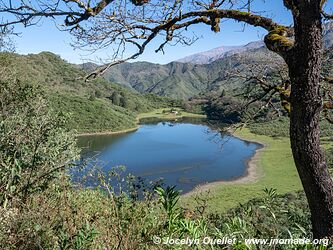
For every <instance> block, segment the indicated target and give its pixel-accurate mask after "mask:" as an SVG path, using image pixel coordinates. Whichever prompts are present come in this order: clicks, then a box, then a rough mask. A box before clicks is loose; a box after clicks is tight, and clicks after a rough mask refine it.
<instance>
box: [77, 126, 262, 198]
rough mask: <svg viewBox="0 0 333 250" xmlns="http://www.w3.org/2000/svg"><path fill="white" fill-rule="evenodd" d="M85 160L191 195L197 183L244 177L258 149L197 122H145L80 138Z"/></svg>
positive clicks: (253, 144)
mask: <svg viewBox="0 0 333 250" xmlns="http://www.w3.org/2000/svg"><path fill="white" fill-rule="evenodd" d="M78 143H79V146H80V147H81V148H83V152H82V158H84V159H86V158H88V157H91V156H95V160H91V161H96V160H97V161H98V164H99V165H100V166H102V167H103V169H105V171H107V170H109V169H110V168H112V167H114V166H119V165H124V166H126V172H127V173H132V174H134V175H135V176H140V177H144V178H145V179H146V180H156V179H158V178H161V177H162V178H163V180H164V183H165V184H166V185H176V186H177V188H178V189H181V190H183V192H188V191H190V190H191V189H193V188H194V187H195V186H197V185H198V184H202V183H207V182H213V181H218V180H230V179H233V178H237V177H241V176H242V175H244V174H245V172H246V160H248V159H249V158H250V157H251V156H253V154H254V152H255V150H256V149H257V147H258V145H257V144H255V143H249V142H246V141H242V140H240V139H238V138H236V137H233V136H230V135H223V136H222V135H221V134H220V133H217V132H216V131H214V130H212V129H210V128H209V127H208V126H207V125H204V124H194V123H193V121H192V122H191V123H188V122H186V121H183V122H178V123H175V122H159V123H146V124H142V125H141V126H140V128H139V129H138V130H137V131H135V132H131V133H127V134H120V135H98V136H97V135H96V136H85V137H80V138H79V142H78Z"/></svg>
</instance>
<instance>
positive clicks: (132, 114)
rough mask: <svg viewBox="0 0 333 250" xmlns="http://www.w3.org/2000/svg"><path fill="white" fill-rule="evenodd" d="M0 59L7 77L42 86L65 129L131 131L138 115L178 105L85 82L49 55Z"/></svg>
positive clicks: (97, 82) (100, 82) (101, 82)
mask: <svg viewBox="0 0 333 250" xmlns="http://www.w3.org/2000/svg"><path fill="white" fill-rule="evenodd" d="M0 57H1V58H0V59H1V60H0V61H1V62H0V63H1V64H3V65H5V64H6V65H7V66H6V67H8V65H10V66H9V67H8V68H10V69H11V70H9V71H6V72H7V74H8V75H9V74H15V75H16V76H18V78H19V79H20V80H21V81H26V82H29V83H35V84H38V85H40V86H42V89H43V90H44V91H45V94H46V96H47V99H48V100H49V102H50V105H51V106H52V108H53V109H54V110H55V111H57V112H63V113H66V114H67V115H68V116H69V122H68V127H69V128H74V129H77V130H78V131H79V132H84V131H89V132H93V131H103V130H104V131H105V130H110V131H118V130H121V129H126V128H131V127H134V126H135V124H136V114H137V113H138V112H147V111H150V110H152V109H154V108H160V107H165V106H172V105H179V102H177V101H176V102H175V101H173V100H171V99H168V98H162V97H157V96H155V95H152V94H144V95H142V94H140V93H137V92H136V91H133V90H130V89H128V88H125V87H121V86H119V85H117V84H113V83H110V82H109V81H107V80H104V79H102V78H99V79H96V80H93V81H88V82H86V81H84V76H85V72H84V71H82V70H80V69H78V68H77V67H75V66H74V65H72V64H69V63H67V62H66V61H64V60H62V59H61V58H60V57H59V56H57V55H54V54H52V53H50V52H42V53H40V54H37V55H35V54H30V55H26V56H24V55H18V54H14V53H2V54H1V55H0ZM3 65H1V66H3ZM13 71H15V72H13Z"/></svg>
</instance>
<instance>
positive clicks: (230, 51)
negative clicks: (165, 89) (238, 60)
mask: <svg viewBox="0 0 333 250" xmlns="http://www.w3.org/2000/svg"><path fill="white" fill-rule="evenodd" d="M264 46H265V44H264V42H263V41H256V42H251V43H248V44H246V45H241V46H221V47H218V48H215V49H211V50H208V51H204V52H200V53H196V54H193V55H190V56H187V57H184V58H182V59H179V60H177V62H182V63H193V64H209V63H212V62H214V61H216V60H219V59H221V58H224V57H227V56H231V55H234V54H239V53H242V52H246V51H248V50H252V49H258V48H262V47H264Z"/></svg>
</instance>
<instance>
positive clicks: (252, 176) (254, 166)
mask: <svg viewBox="0 0 333 250" xmlns="http://www.w3.org/2000/svg"><path fill="white" fill-rule="evenodd" d="M232 135H233V136H235V137H237V138H239V139H241V140H243V141H247V142H252V143H256V144H259V148H258V149H256V151H255V153H254V155H253V156H252V157H251V158H250V159H248V160H246V165H247V168H246V173H245V174H244V175H243V176H241V177H238V178H236V179H232V180H228V181H214V182H208V183H206V184H200V185H198V186H197V187H195V188H194V189H193V190H191V191H190V192H187V193H185V194H183V195H181V196H183V197H184V196H192V195H195V194H198V193H202V192H205V191H208V190H210V189H212V188H214V187H216V186H217V185H225V184H245V183H253V182H256V181H258V179H259V177H262V176H263V173H262V172H260V170H259V169H258V164H259V162H260V158H261V154H262V152H263V151H264V150H266V148H267V146H268V145H267V144H266V143H263V142H261V141H258V140H255V139H251V140H248V139H244V138H242V136H239V135H237V134H232Z"/></svg>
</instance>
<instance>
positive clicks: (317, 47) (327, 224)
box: [287, 0, 333, 238]
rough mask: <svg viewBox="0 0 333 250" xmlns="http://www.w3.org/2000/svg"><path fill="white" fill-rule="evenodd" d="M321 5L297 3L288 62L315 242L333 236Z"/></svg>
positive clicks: (298, 160)
mask: <svg viewBox="0 0 333 250" xmlns="http://www.w3.org/2000/svg"><path fill="white" fill-rule="evenodd" d="M295 2H296V3H295ZM319 2H320V1H315V0H309V1H303V0H296V1H294V6H293V7H294V8H293V16H294V28H295V47H294V48H293V49H292V51H291V52H290V55H289V56H288V58H287V64H288V66H289V75H290V79H291V82H292V90H291V107H292V110H291V114H290V139H291V147H292V152H293V156H294V161H295V164H296V167H297V171H298V173H299V176H300V179H301V181H302V184H303V187H304V191H305V193H306V197H307V199H308V203H309V207H310V211H311V222H312V227H313V229H312V230H313V236H314V238H324V237H330V236H332V235H333V182H332V179H331V176H330V174H329V172H328V168H327V165H326V163H325V162H324V157H323V152H322V150H321V148H320V128H319V116H320V111H321V105H322V101H321V98H320V95H319V82H320V71H321V61H322V23H321V15H320V6H319Z"/></svg>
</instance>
